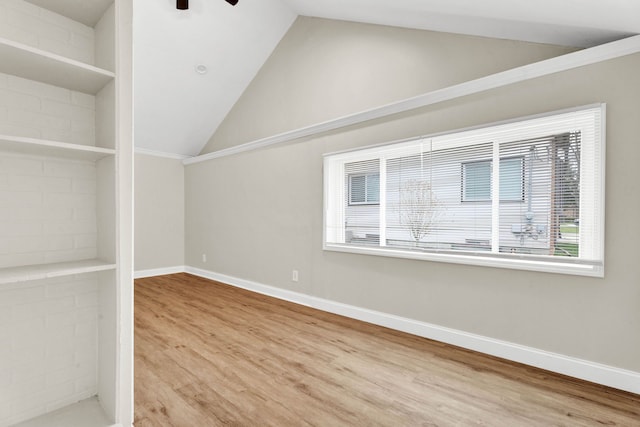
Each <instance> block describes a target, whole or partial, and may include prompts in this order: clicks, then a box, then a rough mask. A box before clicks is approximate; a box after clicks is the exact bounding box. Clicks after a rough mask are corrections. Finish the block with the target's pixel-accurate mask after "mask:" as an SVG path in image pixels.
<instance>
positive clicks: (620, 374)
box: [135, 266, 640, 394]
mask: <svg viewBox="0 0 640 427" xmlns="http://www.w3.org/2000/svg"><path fill="white" fill-rule="evenodd" d="M179 268H182V270H180V271H177V270H178V269H179ZM153 272H160V274H150V273H153ZM181 272H185V273H189V274H193V275H195V276H199V277H203V278H206V279H211V280H215V281H218V282H222V283H226V284H229V285H232V286H235V287H238V288H242V289H246V290H250V291H253V292H257V293H260V294H263V295H268V296H271V297H274V298H278V299H282V300H285V301H289V302H293V303H297V304H301V305H305V306H308V307H312V308H316V309H318V310H323V311H327V312H329V313H334V314H339V315H342V316H346V317H350V318H352V319H357V320H362V321H364V322H368V323H372V324H375V325H379V326H384V327H387V328H391V329H395V330H398V331H402V332H407V333H410V334H413V335H417V336H421V337H424V338H428V339H432V340H435V341H440V342H443V343H447V344H451V345H455V346H458V347H462V348H465V349H468V350H474V351H478V352H480V353H485V354H489V355H491V356H496V357H501V358H503V359H507V360H510V361H513V362H518V363H523V364H525V365H529V366H534V367H537V368H540V369H545V370H548V371H551V372H556V373H559V374H563V375H567V376H570V377H574V378H579V379H582V380H586V381H591V382H594V383H597V384H601V385H604V386H608V387H613V388H616V389H619V390H624V391H628V392H631V393H636V394H640V373H638V372H634V371H629V370H625V369H620V368H616V367H612V366H608V365H604V364H600V363H596V362H591V361H588V360H583V359H578V358H575V357H570V356H565V355H562V354H558V353H552V352H549V351H544V350H539V349H536V348H533V347H527V346H523V345H519V344H514V343H510V342H507V341H502V340H497V339H494V338H489V337H485V336H482V335H477V334H472V333H468V332H464V331H460V330H456V329H451V328H446V327H442V326H438V325H433V324H429V323H426V322H421V321H417V320H413V319H408V318H405V317H400V316H395V315H392V314H388V313H382V312H379V311H374V310H369V309H365V308H361V307H357V306H353V305H348V304H343V303H339V302H336V301H331V300H327V299H324V298H318V297H314V296H311V295H306V294H302V293H299V292H294V291H289V290H286V289H281V288H277V287H274V286H269V285H265V284H262V283H258V282H254V281H251V280H245V279H241V278H238V277H233V276H228V275H226V274H221V273H216V272H213V271H208V270H203V269H199V268H195V267H190V266H185V267H172V268H168V269H157V270H146V271H142V272H136V275H135V277H136V278H139V277H150V276H152V275H161V274H173V273H181Z"/></svg>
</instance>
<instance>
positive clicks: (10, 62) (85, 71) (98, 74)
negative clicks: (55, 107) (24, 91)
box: [0, 38, 115, 93]
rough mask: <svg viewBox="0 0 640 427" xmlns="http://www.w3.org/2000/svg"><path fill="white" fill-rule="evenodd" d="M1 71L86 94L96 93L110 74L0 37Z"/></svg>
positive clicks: (113, 75)
mask: <svg viewBox="0 0 640 427" xmlns="http://www.w3.org/2000/svg"><path fill="white" fill-rule="evenodd" d="M0 57H1V58H2V62H0V72H2V73H6V74H15V75H19V76H21V77H24V78H27V79H30V80H36V81H39V82H42V83H48V84H51V85H54V86H60V87H64V88H67V89H71V90H77V91H79V92H85V93H98V92H99V91H100V89H102V88H103V87H105V86H106V84H107V83H109V82H110V81H111V80H113V79H114V78H115V74H113V73H112V72H111V71H107V70H103V69H100V68H98V67H94V66H92V65H88V64H84V63H82V62H80V61H75V60H72V59H68V58H65V57H63V56H60V55H56V54H52V53H49V52H46V51H44V50H40V49H36V48H33V47H30V46H27V45H24V44H21V43H16V42H13V41H11V40H7V39H4V38H0Z"/></svg>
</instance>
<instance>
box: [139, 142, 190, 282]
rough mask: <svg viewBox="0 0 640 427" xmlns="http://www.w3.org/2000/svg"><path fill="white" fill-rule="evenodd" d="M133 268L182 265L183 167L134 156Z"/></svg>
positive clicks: (170, 160) (148, 157)
mask: <svg viewBox="0 0 640 427" xmlns="http://www.w3.org/2000/svg"><path fill="white" fill-rule="evenodd" d="M134 197H135V241H134V244H135V255H134V270H135V271H141V270H150V269H156V268H168V267H176V266H182V265H184V166H183V165H182V161H181V160H175V159H167V158H163V157H155V156H149V155H146V154H136V155H135V194H134Z"/></svg>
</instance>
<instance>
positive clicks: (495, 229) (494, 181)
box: [489, 142, 500, 254]
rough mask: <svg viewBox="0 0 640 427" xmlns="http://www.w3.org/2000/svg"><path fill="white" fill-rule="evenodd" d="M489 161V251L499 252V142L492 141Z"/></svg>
mask: <svg viewBox="0 0 640 427" xmlns="http://www.w3.org/2000/svg"><path fill="white" fill-rule="evenodd" d="M492 158H493V161H492V162H491V167H490V173H491V191H490V192H489V194H491V252H493V253H494V254H497V253H499V252H500V144H498V143H497V142H494V143H493V156H492Z"/></svg>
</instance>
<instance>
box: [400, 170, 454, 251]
mask: <svg viewBox="0 0 640 427" xmlns="http://www.w3.org/2000/svg"><path fill="white" fill-rule="evenodd" d="M399 196H400V200H399V202H400V203H399V212H400V224H402V226H403V227H405V228H406V229H407V230H409V232H410V234H411V237H412V238H413V240H414V243H415V245H416V246H418V243H419V242H420V241H421V240H422V239H423V238H424V237H425V236H426V235H427V234H429V232H430V231H431V230H432V229H433V227H434V225H435V224H436V223H437V222H438V218H439V217H440V216H441V215H442V213H443V210H444V206H443V204H442V203H441V202H440V201H439V200H438V198H437V197H436V195H435V194H434V192H433V190H432V188H431V183H430V182H428V181H425V180H419V179H412V180H409V181H407V182H405V183H404V184H403V185H402V188H400V194H399Z"/></svg>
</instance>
